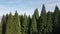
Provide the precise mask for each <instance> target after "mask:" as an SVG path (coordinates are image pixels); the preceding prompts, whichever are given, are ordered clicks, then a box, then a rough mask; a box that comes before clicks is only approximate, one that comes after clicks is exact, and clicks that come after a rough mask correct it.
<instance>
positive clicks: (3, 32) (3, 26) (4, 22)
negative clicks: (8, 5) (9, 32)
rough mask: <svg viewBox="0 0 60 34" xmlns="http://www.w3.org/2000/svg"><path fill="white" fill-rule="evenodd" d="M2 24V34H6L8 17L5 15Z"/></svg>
mask: <svg viewBox="0 0 60 34" xmlns="http://www.w3.org/2000/svg"><path fill="white" fill-rule="evenodd" d="M1 23H2V34H5V31H6V16H5V15H3V17H2V20H1Z"/></svg>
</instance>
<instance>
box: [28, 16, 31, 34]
mask: <svg viewBox="0 0 60 34" xmlns="http://www.w3.org/2000/svg"><path fill="white" fill-rule="evenodd" d="M27 25H28V30H27V31H28V32H27V34H32V27H31V25H32V22H31V17H30V16H29V17H28V24H27Z"/></svg>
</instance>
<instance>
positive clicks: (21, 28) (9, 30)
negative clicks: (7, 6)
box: [0, 4, 60, 34]
mask: <svg viewBox="0 0 60 34" xmlns="http://www.w3.org/2000/svg"><path fill="white" fill-rule="evenodd" d="M0 34H60V10H59V8H58V6H57V5H56V6H55V9H54V11H53V12H52V11H48V12H46V9H45V5H44V4H43V5H42V10H41V13H40V15H39V11H38V9H37V8H36V9H35V10H34V14H33V15H32V17H31V16H27V15H26V14H24V15H19V14H18V12H17V11H16V12H15V14H14V15H12V13H11V12H10V14H6V15H3V17H2V20H1V24H0Z"/></svg>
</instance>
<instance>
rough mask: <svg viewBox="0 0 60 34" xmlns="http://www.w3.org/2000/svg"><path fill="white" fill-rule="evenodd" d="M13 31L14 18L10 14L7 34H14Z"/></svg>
mask: <svg viewBox="0 0 60 34" xmlns="http://www.w3.org/2000/svg"><path fill="white" fill-rule="evenodd" d="M13 30H14V24H13V16H12V14H11V12H10V14H9V16H8V20H7V24H6V33H5V34H14V33H15V32H14V31H13Z"/></svg>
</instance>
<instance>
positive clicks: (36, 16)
mask: <svg viewBox="0 0 60 34" xmlns="http://www.w3.org/2000/svg"><path fill="white" fill-rule="evenodd" d="M33 15H34V17H35V19H36V22H37V29H38V30H37V31H38V32H39V25H40V24H39V23H40V22H39V12H38V9H37V8H36V9H35V11H34V14H33ZM38 32H37V33H38Z"/></svg>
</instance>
